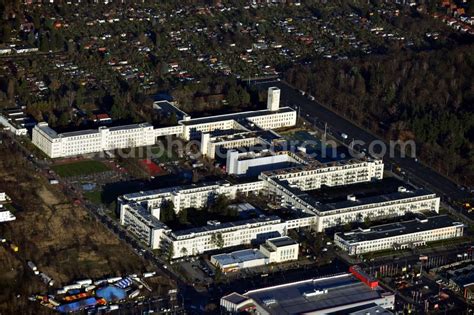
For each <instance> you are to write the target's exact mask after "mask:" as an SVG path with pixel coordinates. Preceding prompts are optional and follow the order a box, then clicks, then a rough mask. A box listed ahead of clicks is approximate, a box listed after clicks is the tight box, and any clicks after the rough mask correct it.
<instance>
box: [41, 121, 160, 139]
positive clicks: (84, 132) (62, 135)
mask: <svg viewBox="0 0 474 315" xmlns="http://www.w3.org/2000/svg"><path fill="white" fill-rule="evenodd" d="M151 126H152V125H150V124H149V123H140V124H130V125H122V126H115V127H99V128H97V129H85V130H77V131H69V132H63V133H57V132H56V131H55V130H54V129H53V128H51V127H49V126H47V125H39V124H38V125H37V127H38V128H40V129H41V130H42V131H43V132H44V133H46V134H47V135H48V136H49V137H50V138H57V137H60V138H67V137H75V136H84V135H92V134H98V133H99V132H100V128H106V129H108V130H110V131H119V130H131V129H136V128H143V127H151Z"/></svg>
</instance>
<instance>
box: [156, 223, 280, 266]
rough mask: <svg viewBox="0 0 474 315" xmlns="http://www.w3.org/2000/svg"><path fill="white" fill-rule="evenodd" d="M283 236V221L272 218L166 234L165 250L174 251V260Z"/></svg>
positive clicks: (164, 238)
mask: <svg viewBox="0 0 474 315" xmlns="http://www.w3.org/2000/svg"><path fill="white" fill-rule="evenodd" d="M280 235H286V225H285V223H284V222H282V221H281V219H280V218H278V217H275V216H271V217H264V218H259V219H252V220H246V221H238V222H232V223H222V224H220V225H217V226H215V225H214V226H206V227H202V228H196V229H191V230H184V231H177V232H171V233H167V234H164V235H163V247H164V248H167V249H169V248H170V247H172V248H173V249H172V252H173V256H172V258H180V257H184V256H188V255H192V256H194V255H199V254H202V253H204V252H206V251H211V250H216V249H221V248H227V247H233V246H241V245H249V244H251V243H253V242H260V243H261V242H263V241H265V240H266V239H268V238H272V237H276V236H280ZM218 239H220V240H222V244H220V246H219V242H218V241H216V240H218Z"/></svg>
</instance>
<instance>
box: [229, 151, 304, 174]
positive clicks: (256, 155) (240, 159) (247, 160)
mask: <svg viewBox="0 0 474 315" xmlns="http://www.w3.org/2000/svg"><path fill="white" fill-rule="evenodd" d="M300 162H301V160H300V159H299V158H298V156H297V155H295V154H293V153H292V152H290V151H279V152H272V151H270V150H262V151H259V152H255V151H252V152H239V151H237V150H229V151H227V159H226V171H227V173H228V174H232V175H245V174H251V175H253V174H255V175H258V174H260V173H261V171H262V170H263V169H265V168H266V169H268V168H273V169H275V168H276V167H277V166H278V165H290V164H293V165H295V164H299V163H300ZM287 167H288V166H287Z"/></svg>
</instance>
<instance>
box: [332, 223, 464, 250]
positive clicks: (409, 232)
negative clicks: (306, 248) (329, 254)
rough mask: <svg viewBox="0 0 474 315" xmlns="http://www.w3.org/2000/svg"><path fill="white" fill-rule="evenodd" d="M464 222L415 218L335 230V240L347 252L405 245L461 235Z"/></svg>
mask: <svg viewBox="0 0 474 315" xmlns="http://www.w3.org/2000/svg"><path fill="white" fill-rule="evenodd" d="M463 231H464V225H463V224H462V223H461V222H455V221H453V220H452V219H451V218H449V217H448V216H447V215H439V216H433V217H428V218H426V219H415V220H411V221H405V222H397V223H391V224H384V225H378V226H373V227H371V228H369V229H358V230H354V231H351V232H347V233H336V234H335V235H334V243H335V244H336V245H337V246H338V247H340V248H341V249H343V250H344V251H346V252H347V253H348V254H349V255H359V254H364V253H369V252H374V251H380V250H385V249H404V248H412V247H416V246H422V245H425V244H426V243H427V242H433V241H439V240H444V239H450V238H455V237H461V236H463Z"/></svg>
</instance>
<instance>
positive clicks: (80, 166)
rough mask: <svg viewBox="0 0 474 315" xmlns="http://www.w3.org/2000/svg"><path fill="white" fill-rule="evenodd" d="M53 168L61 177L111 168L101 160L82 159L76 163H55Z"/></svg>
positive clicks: (98, 171)
mask: <svg viewBox="0 0 474 315" xmlns="http://www.w3.org/2000/svg"><path fill="white" fill-rule="evenodd" d="M52 169H53V170H54V171H55V172H56V173H57V174H58V175H59V176H61V177H71V176H79V175H89V174H94V173H101V172H106V171H109V170H110V169H109V168H108V167H107V166H106V165H105V164H103V163H102V162H99V161H80V162H75V163H68V164H61V165H54V166H53V167H52Z"/></svg>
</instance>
